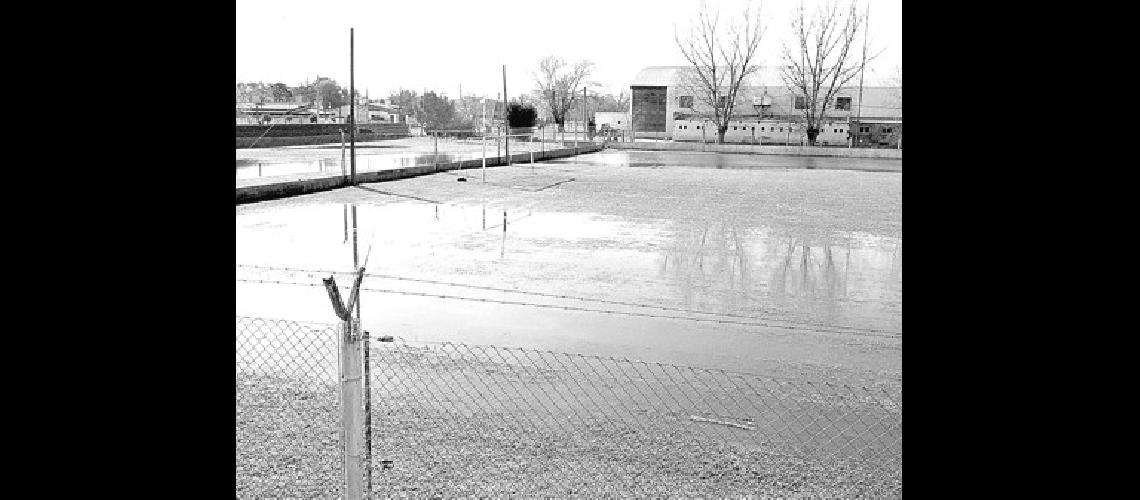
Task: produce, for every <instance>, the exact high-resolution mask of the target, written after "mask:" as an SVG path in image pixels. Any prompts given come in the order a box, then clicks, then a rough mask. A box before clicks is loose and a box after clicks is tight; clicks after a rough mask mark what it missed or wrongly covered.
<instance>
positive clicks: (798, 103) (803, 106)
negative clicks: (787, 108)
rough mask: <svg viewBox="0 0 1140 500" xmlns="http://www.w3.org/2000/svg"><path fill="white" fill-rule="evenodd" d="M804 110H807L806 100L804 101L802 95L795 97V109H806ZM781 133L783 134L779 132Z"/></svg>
mask: <svg viewBox="0 0 1140 500" xmlns="http://www.w3.org/2000/svg"><path fill="white" fill-rule="evenodd" d="M806 108H807V99H805V98H804V96H802V95H798V96H796V109H806ZM781 132H783V130H781Z"/></svg>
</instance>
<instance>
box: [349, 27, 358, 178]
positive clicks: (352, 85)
mask: <svg viewBox="0 0 1140 500" xmlns="http://www.w3.org/2000/svg"><path fill="white" fill-rule="evenodd" d="M354 30H355V29H354V28H349V29H348V96H349V101H350V102H352V108H350V109H349V113H350V114H349V120H350V121H351V122H352V126H351V128H349V129H348V136H349V157H350V158H351V161H352V185H353V186H355V185H356V72H355V69H356V68H355V65H354V61H355V57H356V46H355V42H354V39H355V33H354V32H353V31H354Z"/></svg>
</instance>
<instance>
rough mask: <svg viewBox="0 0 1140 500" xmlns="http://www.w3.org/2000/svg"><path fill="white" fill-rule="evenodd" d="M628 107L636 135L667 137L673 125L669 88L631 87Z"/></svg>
mask: <svg viewBox="0 0 1140 500" xmlns="http://www.w3.org/2000/svg"><path fill="white" fill-rule="evenodd" d="M631 90H632V96H631V99H630V107H631V109H632V113H633V126H634V128H635V129H636V132H637V136H638V137H658V138H667V137H668V136H669V132H670V130H671V127H672V125H673V116H672V114H673V107H674V106H673V105H671V101H672V99H670V98H669V88H668V87H664V86H658V87H651V86H639V87H631Z"/></svg>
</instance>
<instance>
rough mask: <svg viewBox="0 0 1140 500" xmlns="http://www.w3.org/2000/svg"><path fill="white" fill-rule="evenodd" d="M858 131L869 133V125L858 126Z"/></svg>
mask: <svg viewBox="0 0 1140 500" xmlns="http://www.w3.org/2000/svg"><path fill="white" fill-rule="evenodd" d="M859 133H860V134H869V133H871V127H859Z"/></svg>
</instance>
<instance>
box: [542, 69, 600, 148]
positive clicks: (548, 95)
mask: <svg viewBox="0 0 1140 500" xmlns="http://www.w3.org/2000/svg"><path fill="white" fill-rule="evenodd" d="M593 69H594V63H592V62H590V61H588V60H583V61H579V62H577V63H575V64H574V65H573V66H567V64H566V62H565V61H563V60H562V58H560V57H557V56H547V57H544V58H542V60H540V61H539V62H538V71H537V72H535V74H534V79H535V82H537V83H538V89H537V90H536V91H535V92H537V93H538V94H539V97H540V99H541V100H542V102H544V103H546V106H545V107H546V108H547V109H549V110H550V114H551V118H553V119H554V122H555V123H557V124H558V130H559V131H560V132H561V131H562V130H563V127H564V125H565V124H566V113H567V111H569V110H570V108H571V106H573V105H574V103H575V102H576V99H577V98H578V96H579V94H578V92H579V91H580V90H581V87H582V85H596V83H594V82H590V81H587V80H588V79H589V78H590V74H591V72H593Z"/></svg>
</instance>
